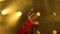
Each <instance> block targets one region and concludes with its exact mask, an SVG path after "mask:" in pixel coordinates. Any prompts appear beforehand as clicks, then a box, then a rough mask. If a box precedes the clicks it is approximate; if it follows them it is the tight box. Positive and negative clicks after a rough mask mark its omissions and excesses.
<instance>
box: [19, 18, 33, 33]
mask: <svg viewBox="0 0 60 34" xmlns="http://www.w3.org/2000/svg"><path fill="white" fill-rule="evenodd" d="M33 25H34V22H33V21H32V19H30V18H29V19H28V21H26V22H25V27H23V26H22V27H21V29H20V30H19V31H18V34H32V29H31V27H32V26H33Z"/></svg>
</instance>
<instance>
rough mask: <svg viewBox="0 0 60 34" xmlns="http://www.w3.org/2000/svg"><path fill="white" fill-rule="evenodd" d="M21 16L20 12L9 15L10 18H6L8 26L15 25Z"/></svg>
mask: <svg viewBox="0 0 60 34" xmlns="http://www.w3.org/2000/svg"><path fill="white" fill-rule="evenodd" d="M21 15H22V12H15V13H14V14H11V15H10V16H8V18H7V22H8V25H10V26H14V25H16V23H17V21H18V20H19V19H20V17H21Z"/></svg>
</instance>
